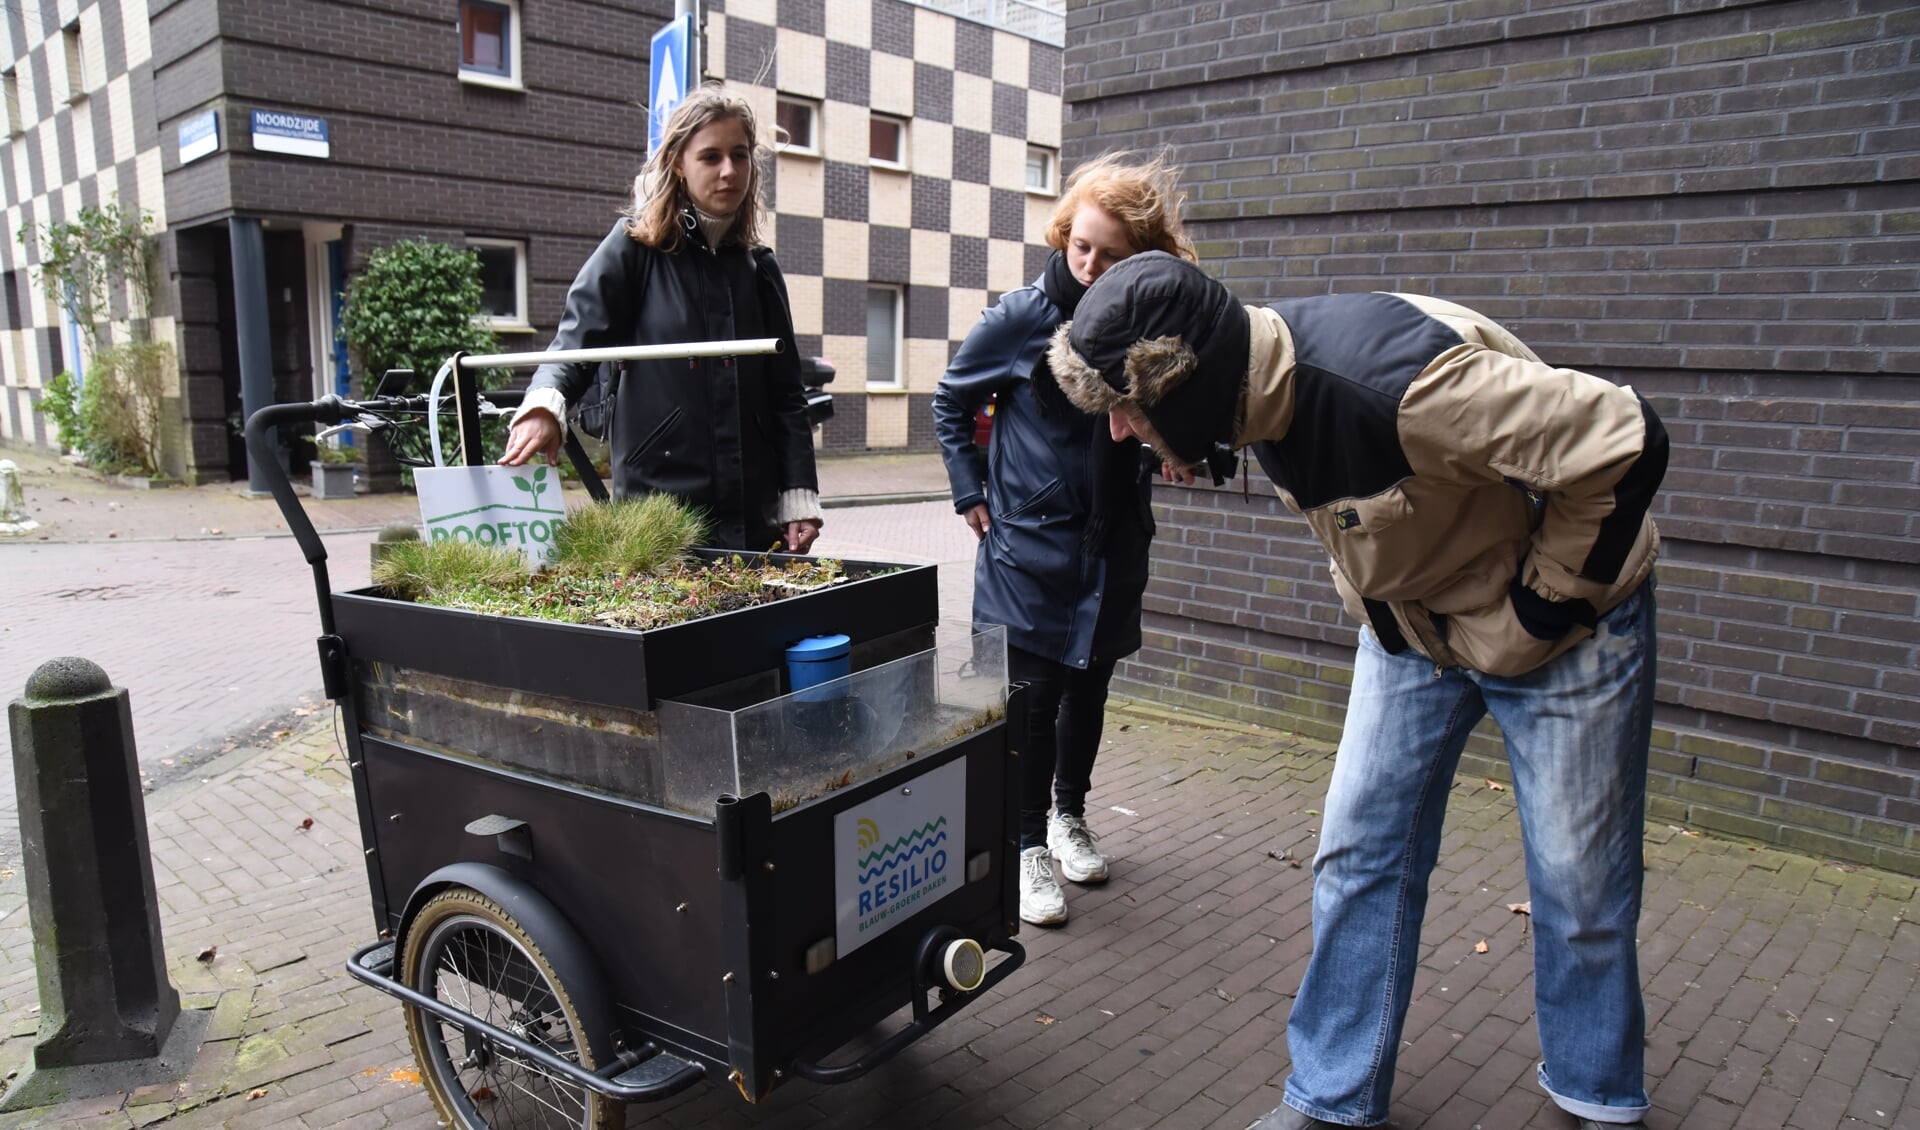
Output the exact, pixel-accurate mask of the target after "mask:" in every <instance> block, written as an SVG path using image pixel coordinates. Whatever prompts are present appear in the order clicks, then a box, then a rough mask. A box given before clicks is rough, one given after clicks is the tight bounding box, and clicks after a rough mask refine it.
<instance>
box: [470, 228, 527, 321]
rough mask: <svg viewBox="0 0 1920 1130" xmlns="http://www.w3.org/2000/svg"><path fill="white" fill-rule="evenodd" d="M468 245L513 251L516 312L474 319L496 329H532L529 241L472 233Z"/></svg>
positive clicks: (485, 315) (480, 316)
mask: <svg viewBox="0 0 1920 1130" xmlns="http://www.w3.org/2000/svg"><path fill="white" fill-rule="evenodd" d="M467 246H468V247H472V248H476V249H477V248H481V247H504V248H507V249H508V250H510V251H512V252H513V304H514V309H516V310H517V311H519V313H518V314H517V315H516V314H481V315H479V316H478V317H476V318H475V319H474V321H476V322H477V323H478V324H480V325H483V326H486V327H488V328H490V329H495V330H531V329H532V328H533V325H532V323H531V322H529V321H528V320H527V243H526V241H525V240H523V239H495V238H491V237H488V236H478V235H470V236H468V237H467Z"/></svg>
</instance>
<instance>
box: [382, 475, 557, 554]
mask: <svg viewBox="0 0 1920 1130" xmlns="http://www.w3.org/2000/svg"><path fill="white" fill-rule="evenodd" d="M413 485H414V487H415V488H416V489H417V490H418V491H419V492H420V521H421V522H422V524H424V525H425V526H426V529H427V540H428V541H470V542H474V543H477V544H479V545H486V546H495V547H498V548H500V549H517V550H520V551H521V552H523V553H525V554H526V555H527V562H528V564H529V565H530V566H533V567H536V568H537V567H539V566H541V565H544V564H545V563H546V560H547V552H548V550H549V549H550V548H551V547H552V545H553V528H554V526H555V524H556V523H558V522H560V521H561V520H562V519H564V518H565V517H566V516H567V507H566V503H565V502H563V501H561V497H560V474H559V472H558V470H556V469H555V468H553V467H549V466H547V465H546V464H545V463H529V464H526V465H525V466H520V467H501V466H498V465H489V466H485V467H420V468H416V469H415V470H414V472H413Z"/></svg>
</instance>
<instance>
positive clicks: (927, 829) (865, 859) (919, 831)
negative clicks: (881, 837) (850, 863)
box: [854, 816, 947, 867]
mask: <svg viewBox="0 0 1920 1130" xmlns="http://www.w3.org/2000/svg"><path fill="white" fill-rule="evenodd" d="M946 826H947V818H946V817H944V816H942V817H940V818H939V819H937V820H935V821H934V822H933V823H931V824H925V825H922V826H921V827H918V828H915V829H914V830H913V831H911V832H908V833H907V834H906V835H904V836H900V837H898V838H897V839H895V840H894V841H893V842H892V843H890V844H885V845H882V846H881V847H878V848H875V849H874V850H873V851H870V852H868V853H867V854H865V855H863V856H861V857H860V858H859V859H857V860H855V861H854V865H855V866H857V867H865V866H866V865H867V864H869V863H872V862H873V861H874V860H876V859H879V858H880V857H881V856H883V855H885V854H887V853H888V852H890V851H892V850H893V849H895V848H897V847H904V846H906V845H907V844H910V843H912V842H913V841H915V840H917V839H919V838H920V837H921V836H928V835H932V834H933V833H935V832H937V831H939V830H940V829H942V828H944V827H946Z"/></svg>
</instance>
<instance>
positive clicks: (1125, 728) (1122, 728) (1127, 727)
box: [1120, 725, 1133, 734]
mask: <svg viewBox="0 0 1920 1130" xmlns="http://www.w3.org/2000/svg"><path fill="white" fill-rule="evenodd" d="M1131 729H1133V727H1132V726H1131V725H1125V726H1121V727H1120V732H1121V733H1123V734H1124V733H1126V732H1127V731H1128V730H1131Z"/></svg>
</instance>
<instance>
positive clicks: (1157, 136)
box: [1064, 0, 1920, 874]
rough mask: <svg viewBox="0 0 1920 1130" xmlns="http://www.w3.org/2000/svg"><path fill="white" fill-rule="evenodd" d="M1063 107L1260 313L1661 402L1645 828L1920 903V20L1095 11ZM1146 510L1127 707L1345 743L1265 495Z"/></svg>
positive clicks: (1300, 549)
mask: <svg viewBox="0 0 1920 1130" xmlns="http://www.w3.org/2000/svg"><path fill="white" fill-rule="evenodd" d="M1064 81H1065V98H1066V124H1065V127H1064V129H1065V136H1066V156H1067V160H1068V164H1069V165H1071V164H1072V162H1073V161H1074V160H1076V159H1079V158H1084V157H1087V156H1090V155H1092V154H1095V153H1099V152H1102V151H1105V150H1107V149H1109V148H1113V147H1130V148H1150V147H1153V146H1158V145H1163V144H1164V145H1170V146H1172V147H1173V149H1174V151H1175V153H1176V155H1177V157H1178V159H1179V160H1180V161H1181V162H1182V163H1183V164H1184V166H1185V168H1186V174H1185V178H1186V183H1187V185H1188V186H1189V188H1190V191H1191V192H1192V202H1191V205H1190V207H1189V210H1188V213H1187V215H1188V219H1189V222H1190V225H1191V227H1192V229H1193V233H1194V235H1195V237H1196V239H1197V240H1198V242H1199V250H1200V253H1201V257H1202V261H1203V262H1204V263H1206V264H1207V265H1208V266H1209V268H1210V269H1212V270H1213V271H1215V272H1216V273H1217V274H1218V275H1219V276H1220V277H1222V278H1223V279H1224V280H1225V281H1226V282H1227V283H1229V284H1230V285H1231V286H1232V287H1233V288H1234V289H1235V291H1236V292H1237V293H1238V294H1240V295H1241V296H1242V298H1243V299H1244V300H1246V301H1249V302H1263V301H1270V300H1275V299H1280V298H1285V297H1290V296H1295V295H1308V294H1323V293H1328V292H1332V291H1341V290H1401V291H1414V292H1421V293H1428V294H1435V295H1439V296H1442V297H1445V298H1448V299H1451V300H1454V301H1458V302H1461V303H1464V304H1466V305H1468V306H1472V307H1475V308H1477V309H1479V310H1482V311H1484V312H1486V313H1487V314H1489V315H1491V316H1493V317H1495V318H1497V319H1499V320H1501V321H1502V322H1504V323H1505V324H1507V325H1508V326H1510V327H1511V328H1513V329H1514V330H1515V331H1516V332H1517V333H1519V335H1520V336H1521V337H1522V338H1523V339H1525V340H1526V341H1527V342H1529V343H1530V344H1531V345H1532V346H1533V347H1534V348H1535V349H1536V350H1537V351H1538V352H1539V353H1540V354H1541V355H1542V356H1543V357H1545V358H1547V359H1548V360H1549V361H1551V362H1553V363H1556V364H1561V365H1567V366H1572V367H1577V368H1581V369H1585V370H1588V371H1591V372H1594V373H1597V374H1599V375H1602V376H1605V377H1607V378H1609V379H1611V380H1614V381H1617V382H1619V383H1622V384H1631V385H1632V386H1633V387H1634V388H1636V389H1638V390H1639V391H1640V392H1642V393H1643V394H1645V395H1646V396H1647V397H1648V398H1649V399H1650V400H1651V401H1653V403H1654V404H1655V405H1656V406H1657V407H1658V409H1659V410H1660V412H1661V414H1662V416H1663V417H1664V418H1665V420H1666V422H1667V426H1668V428H1669V430H1670V431H1671V433H1672V436H1673V440H1674V444H1675V446H1674V454H1673V465H1672V469H1671V471H1670V472H1669V474H1668V476H1667V481H1666V487H1665V490H1664V491H1663V493H1662V495H1661V496H1660V499H1659V500H1658V502H1657V504H1656V506H1657V512H1656V514H1657V518H1658V520H1659V522H1660V526H1661V530H1662V533H1663V536H1664V538H1665V548H1664V552H1663V558H1662V564H1661V567H1660V571H1659V585H1660V590H1659V591H1660V604H1661V610H1662V614H1661V628H1662V632H1663V638H1662V659H1661V668H1660V676H1661V677H1660V688H1659V705H1658V716H1657V733H1656V738H1655V742H1656V750H1655V755H1654V762H1653V780H1652V783H1651V790H1652V800H1651V804H1650V809H1651V815H1652V818H1653V819H1655V820H1664V821H1670V822H1674V823H1687V824H1692V825H1696V826H1699V827H1702V828H1710V829H1713V830H1716V831H1722V832H1728V833H1734V834H1738V835H1743V836H1748V837H1752V838H1755V839H1759V840H1764V841H1768V842H1772V843H1778V844H1783V845H1789V846H1792V847H1795V848H1798V849H1800V850H1803V851H1807V852H1809V853H1811V854H1815V855H1819V856H1826V857H1831V858H1837V859H1842V860H1849V861H1860V862H1869V863H1875V864H1878V865H1880V866H1884V867H1888V868H1891V869H1894V870H1897V871H1902V872H1905V873H1908V874H1915V873H1920V706H1917V705H1916V703H1920V677H1917V676H1916V675H1915V670H1916V667H1920V662H1917V661H1920V621H1917V620H1916V613H1920V298H1917V297H1916V294H1917V293H1920V286H1917V285H1916V284H1920V187H1916V179H1920V131H1916V130H1915V129H1914V126H1913V121H1914V119H1915V115H1916V113H1920V11H1916V10H1915V9H1914V7H1913V6H1912V5H1911V4H1908V3H1902V2H1898V0H1730V2H1726V3H1719V4H1714V5H1711V6H1702V5H1696V4H1689V3H1684V2H1680V0H1632V2H1626V3H1607V4H1593V3H1578V2H1571V0H1497V2H1491V3H1490V2H1487V0H1433V2H1430V3H1423V4H1416V5H1405V4H1401V5H1386V4H1371V3H1362V2H1342V0H1332V2H1325V3H1298V4H1286V5H1279V6H1275V5H1266V4H1255V3H1233V2H1229V3H1225V4H1204V5H1203V4H1176V5H1172V6H1168V5H1162V4H1156V3H1152V2H1150V0H1110V2H1107V3H1100V4H1094V5H1089V6H1086V7H1083V8H1079V9H1077V10H1075V11H1072V12H1070V13H1069V15H1068V32H1067V55H1066V67H1065V71H1064ZM1157 503H1158V511H1159V514H1160V519H1161V523H1162V533H1161V538H1160V540H1159V543H1158V545H1157V546H1156V549H1155V562H1154V581H1153V585H1152V588H1151V590H1150V592H1149V596H1148V600H1147V621H1148V644H1147V647H1146V648H1145V649H1144V650H1143V651H1142V652H1141V653H1140V655H1139V656H1137V657H1136V659H1135V661H1134V662H1132V663H1130V664H1128V665H1127V666H1126V667H1125V668H1124V669H1123V672H1122V675H1121V680H1120V681H1121V684H1122V685H1123V686H1124V687H1125V688H1126V689H1127V690H1130V691H1133V692H1136V693H1142V694H1148V695H1151V696H1154V697H1157V698H1159V699H1160V700H1162V701H1165V702H1169V703H1173V704H1177V705H1181V706H1184V707H1190V708H1194V709H1200V710H1206V711H1210V712H1214V713H1224V714H1230V715H1233V716H1235V717H1239V718H1242V719H1247V720H1253V721H1260V722H1267V723H1273V724H1279V725H1284V726H1289V727H1293V728H1296V729H1299V730H1302V731H1304V732H1307V733H1313V734H1318V735H1324V736H1332V735H1334V734H1336V733H1337V731H1338V728H1339V720H1340V718H1341V716H1342V711H1343V703H1344V700H1345V690H1346V686H1347V684H1348V682H1349V681H1350V678H1351V655H1352V649H1353V646H1354V640H1355V631H1356V627H1355V625H1354V624H1353V623H1352V622H1351V621H1350V620H1348V619H1347V618H1346V617H1345V616H1344V615H1343V614H1342V612H1341V611H1340V608H1339V604H1338V602H1337V600H1336V599H1335V597H1334V593H1333V590H1332V587H1331V584H1330V583H1329V581H1328V578H1327V570H1326V565H1325V561H1324V557H1323V555H1322V554H1321V553H1320V552H1319V551H1318V549H1317V548H1316V547H1315V546H1314V544H1313V543H1312V542H1311V540H1310V539H1309V538H1308V536H1307V533H1306V530H1305V527H1304V526H1303V525H1302V524H1300V523H1299V522H1298V521H1296V520H1295V519H1293V518H1292V517H1291V516H1289V515H1288V514H1287V513H1286V512H1285V511H1284V509H1283V508H1282V507H1281V506H1280V505H1279V504H1278V502H1277V501H1275V500H1273V499H1272V496H1271V491H1270V490H1269V489H1268V487H1267V485H1266V484H1265V483H1263V482H1262V481H1261V480H1260V478H1259V475H1258V471H1257V469H1256V470H1255V472H1254V474H1253V481H1252V483H1251V485H1250V490H1249V493H1248V494H1246V495H1243V494H1242V491H1241V489H1240V487H1239V485H1238V484H1236V485H1235V487H1234V488H1233V489H1231V490H1221V491H1207V490H1182V489H1171V488H1163V489H1162V490H1161V491H1160V494H1159V496H1158V500H1157ZM1469 754H1470V756H1469V761H1468V763H1467V765H1466V766H1465V767H1464V768H1463V770H1462V772H1463V774H1487V775H1493V774H1504V765H1503V763H1502V762H1501V760H1500V755H1499V751H1498V746H1497V743H1496V741H1494V740H1493V739H1492V738H1491V737H1490V736H1483V740H1477V741H1476V743H1475V745H1474V746H1473V747H1471V748H1470V751H1469Z"/></svg>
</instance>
